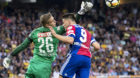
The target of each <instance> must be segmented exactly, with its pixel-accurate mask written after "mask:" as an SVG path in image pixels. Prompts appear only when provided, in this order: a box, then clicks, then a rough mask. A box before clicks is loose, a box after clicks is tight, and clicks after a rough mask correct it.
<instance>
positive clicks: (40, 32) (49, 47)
mask: <svg viewBox="0 0 140 78" xmlns="http://www.w3.org/2000/svg"><path fill="white" fill-rule="evenodd" d="M54 30H55V32H56V33H58V34H63V33H65V29H64V27H63V26H59V27H54ZM29 38H30V39H31V40H33V43H34V45H35V47H34V55H39V56H42V57H54V56H56V55H57V54H56V52H57V46H58V43H59V40H58V39H57V38H55V37H53V36H52V35H51V32H50V30H49V28H46V27H39V28H37V29H35V30H34V31H33V32H32V33H31V34H30V35H29Z"/></svg>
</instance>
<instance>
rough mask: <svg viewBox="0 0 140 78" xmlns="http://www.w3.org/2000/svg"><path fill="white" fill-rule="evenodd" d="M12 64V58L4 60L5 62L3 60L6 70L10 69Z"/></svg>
mask: <svg viewBox="0 0 140 78" xmlns="http://www.w3.org/2000/svg"><path fill="white" fill-rule="evenodd" d="M10 63H11V57H10V56H8V57H6V58H4V60H3V66H4V67H5V68H9V65H10Z"/></svg>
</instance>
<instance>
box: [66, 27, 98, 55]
mask: <svg viewBox="0 0 140 78" xmlns="http://www.w3.org/2000/svg"><path fill="white" fill-rule="evenodd" d="M66 35H67V36H70V37H73V38H74V43H73V44H72V45H70V53H71V54H78V55H85V56H88V57H91V53H90V50H89V49H90V44H92V43H93V42H96V40H95V38H94V37H93V36H92V35H91V34H90V33H89V32H88V31H87V30H86V29H85V28H84V27H82V26H80V25H78V24H76V25H70V26H69V27H68V28H67V32H66Z"/></svg>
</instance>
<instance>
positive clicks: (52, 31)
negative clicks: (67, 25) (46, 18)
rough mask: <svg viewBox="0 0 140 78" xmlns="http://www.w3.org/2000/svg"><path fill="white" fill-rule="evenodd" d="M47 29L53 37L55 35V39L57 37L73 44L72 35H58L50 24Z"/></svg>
mask: <svg viewBox="0 0 140 78" xmlns="http://www.w3.org/2000/svg"><path fill="white" fill-rule="evenodd" d="M49 29H50V31H51V33H52V35H53V36H54V37H56V38H57V39H59V40H60V41H63V42H66V43H69V44H73V42H74V38H73V37H69V36H62V35H59V34H57V33H56V32H55V31H54V29H53V28H52V27H51V26H49Z"/></svg>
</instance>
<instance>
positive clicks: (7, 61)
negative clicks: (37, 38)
mask: <svg viewBox="0 0 140 78" xmlns="http://www.w3.org/2000/svg"><path fill="white" fill-rule="evenodd" d="M31 42H32V40H31V38H30V37H28V38H26V39H25V40H24V41H23V42H22V43H21V44H20V45H19V46H18V47H17V48H16V49H14V50H13V51H12V53H10V54H9V55H8V56H7V57H6V58H5V59H4V61H3V66H4V67H5V68H9V64H10V62H11V59H12V57H13V56H16V55H17V54H18V53H19V52H21V51H22V50H24V49H25V48H27V47H28V46H29V44H30V43H31Z"/></svg>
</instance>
